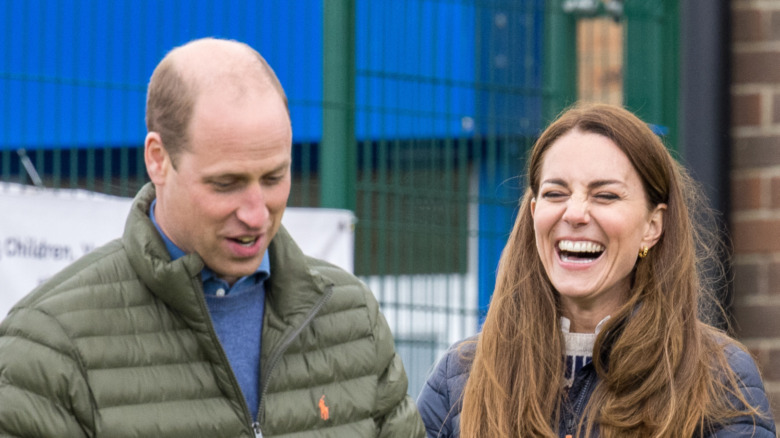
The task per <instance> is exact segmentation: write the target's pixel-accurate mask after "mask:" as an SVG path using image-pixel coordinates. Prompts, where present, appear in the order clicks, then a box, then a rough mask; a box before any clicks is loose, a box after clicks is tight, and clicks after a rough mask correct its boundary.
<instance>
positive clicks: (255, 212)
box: [236, 184, 269, 228]
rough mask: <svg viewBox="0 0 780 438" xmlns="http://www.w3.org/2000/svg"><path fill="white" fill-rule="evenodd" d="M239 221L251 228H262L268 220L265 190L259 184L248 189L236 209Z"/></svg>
mask: <svg viewBox="0 0 780 438" xmlns="http://www.w3.org/2000/svg"><path fill="white" fill-rule="evenodd" d="M236 216H237V217H238V220H240V221H241V222H243V223H244V225H246V226H247V227H249V228H261V227H262V226H263V224H265V221H267V220H268V216H269V212H268V206H267V205H266V203H265V193H264V192H263V188H262V187H261V186H260V185H259V184H257V185H253V186H251V187H250V188H248V189H247V190H246V192H245V196H243V197H242V199H241V205H239V206H238V208H237V209H236Z"/></svg>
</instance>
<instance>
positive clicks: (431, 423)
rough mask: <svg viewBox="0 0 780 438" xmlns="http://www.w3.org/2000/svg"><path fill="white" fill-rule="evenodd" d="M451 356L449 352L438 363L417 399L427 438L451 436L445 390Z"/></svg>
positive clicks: (448, 401)
mask: <svg viewBox="0 0 780 438" xmlns="http://www.w3.org/2000/svg"><path fill="white" fill-rule="evenodd" d="M451 354H452V352H451V351H450V352H449V353H448V354H447V355H446V356H444V357H443V358H442V359H441V360H440V361H439V363H438V364H437V365H436V369H435V370H434V371H433V374H431V376H430V377H429V378H428V381H427V382H425V385H424V386H423V389H422V391H421V392H420V396H419V397H418V398H417V406H418V408H419V409H420V415H421V416H422V419H423V423H424V424H425V431H426V432H427V433H428V437H429V438H450V437H451V436H452V425H451V423H450V421H449V420H450V419H451V417H450V415H449V413H450V407H451V404H450V397H449V391H448V390H447V363H448V362H449V357H450V355H451Z"/></svg>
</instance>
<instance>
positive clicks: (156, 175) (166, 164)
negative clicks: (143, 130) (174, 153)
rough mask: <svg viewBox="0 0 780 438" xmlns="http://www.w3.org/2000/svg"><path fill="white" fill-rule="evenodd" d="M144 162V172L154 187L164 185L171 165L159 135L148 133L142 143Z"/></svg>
mask: <svg viewBox="0 0 780 438" xmlns="http://www.w3.org/2000/svg"><path fill="white" fill-rule="evenodd" d="M144 161H145V162H146V172H147V173H148V174H149V179H151V180H152V182H153V183H154V185H156V186H159V185H162V184H164V183H165V177H166V176H167V175H168V172H170V171H171V167H172V165H173V164H172V163H171V157H170V155H168V151H167V150H166V149H165V146H163V142H162V138H160V134H158V133H156V132H149V133H148V134H146V140H145V141H144Z"/></svg>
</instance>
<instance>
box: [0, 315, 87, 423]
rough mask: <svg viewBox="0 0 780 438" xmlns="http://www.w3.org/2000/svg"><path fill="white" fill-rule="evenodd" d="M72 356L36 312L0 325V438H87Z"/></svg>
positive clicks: (48, 320) (81, 385) (81, 386)
mask: <svg viewBox="0 0 780 438" xmlns="http://www.w3.org/2000/svg"><path fill="white" fill-rule="evenodd" d="M74 351H75V349H74V348H73V344H72V343H71V341H70V339H68V337H67V336H65V334H64V332H63V330H62V328H61V327H60V325H59V324H58V323H57V321H56V320H55V319H54V318H52V317H51V316H49V315H47V314H45V313H43V312H41V311H39V310H32V309H25V308H21V309H18V310H16V311H14V312H12V313H11V314H10V315H9V316H8V317H7V318H6V319H5V320H4V321H3V323H2V324H0V436H12V437H37V438H55V437H57V438H61V437H73V438H79V437H87V436H88V434H87V432H85V429H86V430H89V429H91V428H94V418H92V412H93V411H92V409H91V402H90V400H91V398H90V396H89V389H88V386H87V383H86V380H85V376H84V374H83V372H82V371H81V367H80V366H79V364H78V359H77V355H76V354H75V353H74Z"/></svg>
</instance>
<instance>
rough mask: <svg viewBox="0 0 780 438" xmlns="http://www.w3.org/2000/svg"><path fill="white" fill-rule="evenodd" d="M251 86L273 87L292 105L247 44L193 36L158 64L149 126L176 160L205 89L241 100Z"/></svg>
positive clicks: (148, 110)
mask: <svg viewBox="0 0 780 438" xmlns="http://www.w3.org/2000/svg"><path fill="white" fill-rule="evenodd" d="M249 88H257V89H264V88H272V89H274V90H276V92H277V93H278V94H279V96H280V97H281V98H282V100H283V101H284V106H285V108H287V112H288V114H289V108H288V105H287V96H286V95H285V93H284V89H283V88H282V85H281V83H280V82H279V79H278V78H277V77H276V74H275V73H274V71H273V69H271V67H270V66H269V65H268V63H267V62H266V61H265V59H264V58H263V57H262V56H261V55H260V54H259V53H258V52H257V51H256V50H254V49H253V48H252V47H250V46H248V45H247V44H244V43H241V42H238V41H232V40H222V39H215V38H204V39H199V40H194V41H191V42H189V43H187V44H185V45H183V46H180V47H177V48H175V49H173V50H172V51H170V52H169V53H168V54H167V55H166V56H165V57H164V58H163V60H162V61H160V63H159V64H158V65H157V67H156V68H155V70H154V72H153V73H152V78H151V79H150V80H149V87H148V92H147V96H146V128H147V130H148V131H149V132H157V133H158V134H159V135H160V138H161V140H162V143H163V144H164V146H165V149H166V150H167V151H168V154H169V155H170V156H171V160H172V161H173V163H174V164H175V162H176V157H177V156H178V155H179V154H180V153H181V151H182V150H184V149H186V148H187V142H188V140H189V136H188V131H189V124H190V120H191V119H192V113H193V109H194V107H195V102H196V100H197V98H198V96H199V95H200V94H201V93H202V92H203V91H213V90H216V89H219V90H220V92H224V93H227V94H228V95H233V96H234V97H235V98H236V99H240V98H241V96H242V95H244V94H245V92H246V91H247V89H249Z"/></svg>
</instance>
